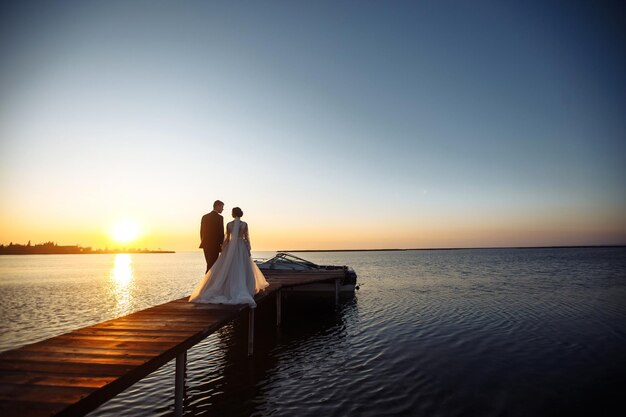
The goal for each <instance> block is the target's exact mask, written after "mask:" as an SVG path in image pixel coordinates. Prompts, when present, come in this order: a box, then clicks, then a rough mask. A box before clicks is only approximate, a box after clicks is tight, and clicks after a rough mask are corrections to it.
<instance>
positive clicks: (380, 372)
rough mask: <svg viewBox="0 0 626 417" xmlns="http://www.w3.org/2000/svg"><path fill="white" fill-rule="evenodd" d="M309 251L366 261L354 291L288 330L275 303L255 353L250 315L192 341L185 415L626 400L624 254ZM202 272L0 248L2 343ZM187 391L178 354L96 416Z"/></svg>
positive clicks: (602, 406) (360, 412) (128, 303)
mask: <svg viewBox="0 0 626 417" xmlns="http://www.w3.org/2000/svg"><path fill="white" fill-rule="evenodd" d="M257 255H264V254H257ZM304 257H305V258H307V259H310V260H312V261H314V262H319V263H329V264H347V265H351V266H353V267H354V268H355V269H356V271H357V273H358V275H359V283H360V284H361V289H360V290H359V291H358V292H357V295H356V297H355V298H354V299H351V300H344V301H343V302H342V304H341V305H340V307H339V308H338V309H337V310H335V309H334V308H333V306H332V303H328V302H320V303H315V304H310V303H302V304H295V305H294V304H287V305H286V306H285V310H284V313H285V314H284V323H283V326H282V328H281V329H279V330H276V329H275V327H274V326H273V324H272V320H273V317H272V314H273V305H271V303H268V304H267V306H266V307H263V305H262V306H261V307H260V308H259V311H258V312H257V317H258V322H260V325H259V326H258V328H257V334H256V340H255V355H254V357H253V358H251V359H249V358H248V357H247V356H246V327H245V323H244V322H243V321H239V320H237V321H235V322H234V323H233V324H232V325H229V326H227V327H225V328H223V329H222V330H221V331H219V332H218V333H216V334H214V335H212V336H210V337H209V338H208V339H206V340H205V341H204V342H202V343H200V344H199V345H197V346H196V347H194V348H193V349H192V350H190V351H189V356H188V370H187V392H186V398H185V407H186V415H190V416H191V415H233V416H249V415H254V416H265V415H272V416H293V415H297V416H316V417H318V416H322V415H323V416H346V415H350V416H382V415H398V416H399V415H413V416H531V415H532V416H552V415H555V416H556V415H591V414H593V415H611V412H610V410H611V408H609V407H615V406H618V407H619V409H622V411H623V409H624V405H623V401H621V400H619V397H620V395H621V394H622V393H623V391H624V387H626V248H586V249H529V250H511V249H498V250H459V251H406V252H350V253H307V254H304ZM203 271H204V260H203V257H202V254H201V253H200V252H190V253H177V254H138V255H59V256H55V255H52V256H22V257H19V256H15V257H14V256H3V257H0V313H1V317H2V324H1V327H0V335H1V340H0V349H1V350H7V349H11V348H15V347H18V346H21V345H24V344H27V343H32V342H35V341H38V340H42V339H45V338H48V337H51V336H54V335H58V334H60V333H64V332H67V331H70V330H73V329H75V328H78V327H82V326H87V325H90V324H94V323H97V322H100V321H103V320H107V319H110V318H113V317H117V316H120V315H124V314H128V313H130V312H132V311H136V310H140V309H143V308H146V307H148V306H151V305H155V304H159V303H162V302H166V301H169V300H172V299H175V298H180V297H183V296H185V295H188V294H189V293H190V291H191V289H192V288H193V287H194V285H195V284H196V283H197V281H198V280H199V279H200V276H199V275H200V274H201V273H202V272H203ZM263 322H265V324H263ZM173 392H174V365H173V363H169V364H167V365H165V366H164V367H162V368H161V369H159V370H158V371H156V372H154V373H153V374H151V375H150V376H148V377H147V378H145V379H144V380H142V381H140V382H139V383H137V384H135V385H134V386H132V387H130V388H129V389H127V390H126V391H125V392H123V393H122V394H120V395H118V396H117V397H115V398H114V399H112V400H111V401H109V402H107V403H106V404H104V405H103V406H101V407H100V408H99V409H97V410H95V411H94V412H93V413H91V414H90V416H118V415H119V416H141V415H157V416H166V415H171V414H172V411H173ZM613 413H615V411H613ZM615 415H622V414H621V413H616V414H615Z"/></svg>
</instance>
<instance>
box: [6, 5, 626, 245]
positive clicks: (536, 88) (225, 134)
mask: <svg viewBox="0 0 626 417" xmlns="http://www.w3.org/2000/svg"><path fill="white" fill-rule="evenodd" d="M7 3H9V2H3V3H2V6H0V35H1V36H0V97H1V98H0V243H4V244H7V243H9V242H19V243H26V242H27V241H28V240H31V241H32V242H33V243H39V242H44V241H49V240H52V241H56V242H58V243H59V244H80V245H83V246H93V247H105V246H106V247H116V246H120V245H121V243H120V242H118V241H115V239H114V238H113V237H112V236H111V234H112V230H113V229H114V228H115V225H116V224H118V223H119V222H120V221H126V222H129V223H131V224H135V225H136V227H137V228H138V230H139V236H138V238H137V240H135V241H133V242H127V243H126V245H129V246H133V247H148V248H152V249H156V248H163V249H174V250H194V249H196V248H197V247H198V244H199V226H200V218H201V216H202V215H203V214H205V213H207V212H209V211H210V210H211V208H212V203H213V201H214V200H216V199H220V200H222V201H224V202H225V211H224V215H225V216H224V217H225V220H226V221H229V220H230V215H229V213H230V210H231V209H232V208H233V207H235V206H239V207H241V208H242V209H243V211H244V217H243V220H245V221H247V222H248V223H249V225H250V233H251V240H252V245H253V250H280V249H364V248H429V247H493V246H554V245H601V244H626V168H624V167H626V117H624V115H626V53H625V52H626V13H625V8H624V6H623V5H621V4H620V2H611V1H552V0H548V1H525V2H515V1H472V2H467V1H412V2H399V1H398V2H395V1H394V2H382V1H378V2H376V1H373V2H368V1H366V2H362V1H359V2H321V1H320V2H300V1H296V2H291V1H281V2H229V1H226V2H217V1H215V2H214V1H209V2H205V1H202V2H201V1H181V2H174V1H171V2H169V1H132V2H128V1H106V2H103V1H73V2H67V1H55V2H47V1H41V2H32V1H20V2H12V3H13V4H7Z"/></svg>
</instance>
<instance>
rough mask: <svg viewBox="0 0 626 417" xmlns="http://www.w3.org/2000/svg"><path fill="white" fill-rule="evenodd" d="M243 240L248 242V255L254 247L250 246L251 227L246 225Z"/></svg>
mask: <svg viewBox="0 0 626 417" xmlns="http://www.w3.org/2000/svg"><path fill="white" fill-rule="evenodd" d="M243 240H244V241H245V242H246V246H248V254H249V253H250V251H251V250H252V245H251V244H250V227H248V224H247V223H246V229H245V230H244V231H243Z"/></svg>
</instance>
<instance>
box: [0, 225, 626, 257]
mask: <svg viewBox="0 0 626 417" xmlns="http://www.w3.org/2000/svg"><path fill="white" fill-rule="evenodd" d="M197 217H198V219H199V216H197ZM227 220H228V219H227V217H226V216H225V222H226V221H227ZM360 220H361V221H362V222H359V219H356V220H353V221H350V222H346V221H341V222H340V221H333V219H332V218H326V219H325V220H322V219H320V220H319V221H316V222H302V223H299V222H298V221H297V220H296V219H290V220H289V221H287V222H285V221H282V220H281V219H280V218H278V219H274V218H267V219H265V221H264V219H262V218H254V219H250V220H249V221H248V222H249V224H250V228H251V241H252V249H253V251H274V250H297V249H300V250H315V249H320V250H341V249H352V250H354V249H425V248H457V247H461V248H471V247H477V248H479V247H520V246H585V245H622V244H625V243H626V225H624V224H623V223H622V224H620V222H619V218H611V217H610V216H600V217H598V218H592V219H584V218H579V217H578V216H574V217H573V218H570V219H564V218H560V219H556V218H543V219H532V218H531V219H526V221H520V220H517V221H516V220H515V219H514V218H507V217H506V216H505V217H502V218H500V219H495V218H493V217H492V218H489V219H485V218H482V217H476V218H474V219H473V222H470V221H465V219H463V218H460V217H456V218H454V217H451V218H447V219H437V218H430V219H426V218H424V221H422V222H417V221H413V222H410V221H408V220H407V221H404V222H397V221H392V220H386V219H385V218H379V219H377V222H376V223H372V222H369V223H368V222H367V221H366V220H365V219H360ZM3 223H5V224H4V227H3V228H2V229H3V232H2V236H1V237H0V238H1V240H0V243H2V244H9V243H10V242H13V243H19V244H26V243H27V242H28V241H31V243H32V244H33V245H34V244H37V243H43V242H47V241H54V242H57V243H58V244H59V245H74V244H76V245H80V246H83V247H92V248H94V249H104V248H109V249H118V248H137V249H139V248H146V249H153V250H156V249H163V250H176V251H189V250H197V248H198V244H199V237H198V234H199V231H198V230H197V228H198V227H199V221H197V222H191V221H189V222H185V223H183V224H180V225H178V227H176V225H171V224H170V225H163V226H161V227H160V228H159V227H156V226H154V227H151V228H150V229H148V227H144V226H141V227H140V226H139V224H140V223H139V222H137V221H136V220H130V219H129V218H123V219H122V220H117V221H115V222H113V223H112V226H109V227H105V228H102V229H94V228H93V227H83V228H81V227H79V226H78V225H74V227H66V228H62V229H59V228H56V227H52V226H50V225H47V227H41V228H37V227H32V226H33V225H30V226H31V227H28V228H26V227H20V225H19V223H14V224H12V225H9V224H6V222H3ZM196 223H198V224H197V225H196ZM58 224H59V223H56V225H58ZM141 224H145V222H141Z"/></svg>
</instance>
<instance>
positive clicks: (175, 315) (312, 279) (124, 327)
mask: <svg viewBox="0 0 626 417" xmlns="http://www.w3.org/2000/svg"><path fill="white" fill-rule="evenodd" d="M268 275H269V276H267V280H268V282H269V283H270V286H269V287H268V288H267V289H266V290H265V291H263V292H261V293H259V294H257V296H256V297H255V300H256V302H257V305H259V304H261V303H263V302H264V301H265V300H267V299H268V297H269V296H270V295H271V294H274V293H275V294H276V309H277V314H276V317H277V320H276V321H277V323H276V324H277V325H280V322H281V316H282V313H281V289H282V288H287V287H295V286H299V285H306V284H311V283H317V282H327V281H334V282H335V302H336V303H337V302H338V299H339V283H340V281H341V279H342V278H343V276H344V273H343V271H341V270H339V271H312V272H308V271H302V272H296V273H293V274H289V275H281V276H280V277H278V276H272V275H270V274H268ZM188 298H189V297H185V298H181V299H179V300H174V301H170V302H168V303H165V304H161V305H158V306H155V307H151V308H148V309H145V310H141V311H137V312H135V313H132V314H129V315H127V316H124V317H119V318H116V319H113V320H109V321H106V322H103V323H99V324H96V325H93V326H89V327H84V328H82V329H78V330H74V331H72V332H70V333H66V334H62V335H60V336H56V337H53V338H50V339H47V340H43V341H41V342H37V343H33V344H30V345H26V346H23V347H21V348H18V349H14V350H9V351H6V352H2V353H0V415H2V416H5V417H9V416H20V417H29V416H82V415H85V414H87V413H89V412H90V411H92V410H94V409H96V408H97V407H99V406H100V405H101V404H103V403H104V402H106V401H108V400H109V399H111V398H113V397H114V396H115V395H117V394H119V393H120V392H122V391H124V390H125V389H126V388H128V387H129V386H131V385H133V384H134V383H136V382H137V381H139V380H141V379H142V378H144V377H145V376H147V375H148V374H150V373H151V372H154V371H155V370H157V369H158V368H160V367H161V366H163V365H164V364H166V363H167V362H169V361H171V360H173V359H176V375H175V376H174V377H175V392H174V404H175V406H174V410H175V414H176V415H177V416H180V415H182V412H183V402H182V399H183V395H184V389H185V366H186V361H187V350H188V349H190V348H191V347H193V346H194V345H196V344H197V343H199V342H200V341H202V340H203V339H205V338H206V337H207V336H209V335H210V334H212V333H213V332H215V331H216V330H218V329H219V328H221V327H222V326H224V325H225V324H227V323H228V322H230V321H231V320H233V319H234V318H236V317H238V316H239V315H240V314H241V313H243V312H244V311H246V310H248V315H249V320H248V323H249V324H248V354H249V355H252V353H253V349H254V309H250V308H248V306H247V305H222V304H193V303H189V302H188V301H187V299H188Z"/></svg>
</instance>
